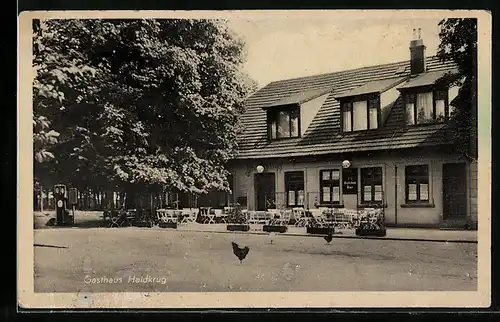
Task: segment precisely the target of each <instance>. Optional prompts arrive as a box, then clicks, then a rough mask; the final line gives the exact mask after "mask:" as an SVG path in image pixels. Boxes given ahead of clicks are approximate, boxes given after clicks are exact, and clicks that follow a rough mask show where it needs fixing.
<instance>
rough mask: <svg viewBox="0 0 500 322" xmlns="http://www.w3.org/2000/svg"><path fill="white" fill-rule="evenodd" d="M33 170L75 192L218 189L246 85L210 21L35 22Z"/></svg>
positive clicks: (237, 55) (223, 184) (239, 58)
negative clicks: (134, 188) (70, 186)
mask: <svg viewBox="0 0 500 322" xmlns="http://www.w3.org/2000/svg"><path fill="white" fill-rule="evenodd" d="M33 45H34V48H33V50H34V58H33V65H34V66H35V70H36V75H35V81H34V84H33V106H34V113H33V124H34V152H35V175H36V176H38V177H39V179H42V180H50V179H51V178H57V180H59V181H64V182H68V183H71V184H73V185H75V186H78V187H81V188H97V187H108V188H115V187H127V186H129V185H131V184H132V185H134V186H138V187H144V188H153V189H154V188H164V189H169V190H172V189H174V190H179V191H186V192H197V193H200V192H201V193H202V192H206V191H208V190H210V189H213V188H215V189H227V188H228V185H227V172H226V170H225V169H224V165H225V163H226V162H227V161H228V160H229V159H230V158H232V157H233V156H234V153H235V151H236V148H237V146H236V140H235V138H236V135H237V134H238V132H239V130H240V123H239V118H238V116H239V115H240V114H241V113H242V112H243V104H242V103H243V100H244V99H245V98H246V97H247V96H248V94H250V93H251V91H252V90H254V89H255V83H254V82H253V81H251V80H250V79H249V78H248V77H247V76H246V75H245V74H243V73H242V72H241V65H242V63H243V62H244V58H245V56H244V44H243V42H242V41H241V40H239V39H238V38H237V37H236V36H235V35H234V34H233V33H232V32H231V31H230V30H229V29H228V27H227V26H226V24H225V22H224V21H217V20H155V19H143V20H77V19H75V20H46V21H41V22H39V23H38V24H37V25H35V26H34V39H33Z"/></svg>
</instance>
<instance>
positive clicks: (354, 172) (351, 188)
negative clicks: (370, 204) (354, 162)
mask: <svg viewBox="0 0 500 322" xmlns="http://www.w3.org/2000/svg"><path fill="white" fill-rule="evenodd" d="M342 193H343V194H344V195H353V194H354V195H355V194H357V193H358V169H357V168H347V169H342Z"/></svg>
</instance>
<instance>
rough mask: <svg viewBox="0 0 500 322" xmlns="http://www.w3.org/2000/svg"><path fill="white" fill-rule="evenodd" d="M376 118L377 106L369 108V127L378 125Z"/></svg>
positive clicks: (374, 127) (372, 127) (373, 127)
mask: <svg viewBox="0 0 500 322" xmlns="http://www.w3.org/2000/svg"><path fill="white" fill-rule="evenodd" d="M377 118H378V117H377V108H370V129H376V128H377V127H378V120H377Z"/></svg>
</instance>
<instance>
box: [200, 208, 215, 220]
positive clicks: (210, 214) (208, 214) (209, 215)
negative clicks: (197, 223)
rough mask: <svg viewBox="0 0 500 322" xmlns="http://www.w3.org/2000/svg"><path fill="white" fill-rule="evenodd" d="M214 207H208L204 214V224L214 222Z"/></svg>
mask: <svg viewBox="0 0 500 322" xmlns="http://www.w3.org/2000/svg"><path fill="white" fill-rule="evenodd" d="M215 215H216V214H215V209H211V208H208V211H207V212H206V215H205V220H204V221H203V223H204V224H215Z"/></svg>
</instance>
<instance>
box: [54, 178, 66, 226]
mask: <svg viewBox="0 0 500 322" xmlns="http://www.w3.org/2000/svg"><path fill="white" fill-rule="evenodd" d="M54 199H55V202H56V221H57V225H63V224H65V222H66V218H65V217H66V186H65V185H63V184H56V185H54Z"/></svg>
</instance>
